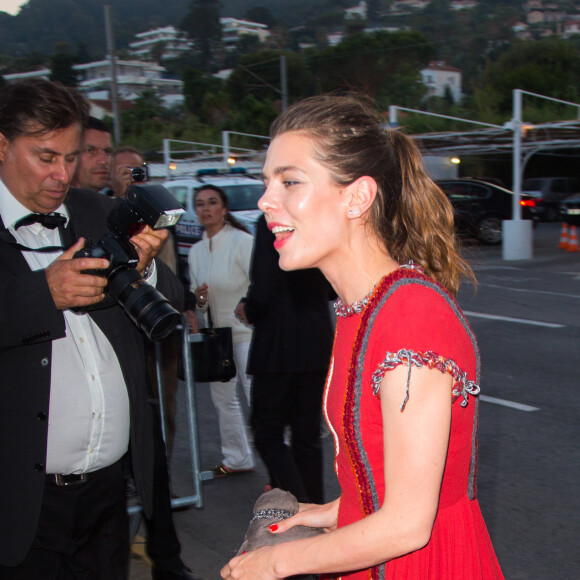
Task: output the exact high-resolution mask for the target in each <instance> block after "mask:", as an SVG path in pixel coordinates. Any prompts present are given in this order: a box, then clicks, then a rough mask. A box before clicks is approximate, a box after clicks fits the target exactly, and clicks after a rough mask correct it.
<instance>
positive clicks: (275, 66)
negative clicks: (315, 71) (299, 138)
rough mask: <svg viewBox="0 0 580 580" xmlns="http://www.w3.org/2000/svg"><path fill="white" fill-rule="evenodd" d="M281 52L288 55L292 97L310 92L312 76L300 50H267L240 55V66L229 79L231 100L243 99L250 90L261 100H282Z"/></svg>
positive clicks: (287, 62) (228, 87) (288, 73)
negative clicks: (298, 51)
mask: <svg viewBox="0 0 580 580" xmlns="http://www.w3.org/2000/svg"><path fill="white" fill-rule="evenodd" d="M282 54H284V55H285V56H286V70H287V78H288V94H289V99H290V100H294V99H298V98H300V97H303V96H305V95H308V94H309V93H311V92H312V86H313V76H312V73H311V71H310V70H309V69H308V67H307V66H306V63H305V62H304V59H303V57H302V56H301V55H300V54H298V53H295V52H283V51H279V50H264V51H261V52H257V53H253V54H249V55H244V56H241V57H240V59H239V61H238V66H237V67H236V68H235V69H234V71H233V72H232V74H231V75H230V77H229V79H228V81H227V91H228V93H229V95H230V97H231V99H232V102H234V103H237V102H240V101H242V100H243V99H244V97H246V96H247V95H250V94H251V95H253V96H254V97H255V98H256V99H257V100H259V101H275V100H279V99H280V98H281V94H280V90H281V82H280V81H281V79H280V56H281V55H282Z"/></svg>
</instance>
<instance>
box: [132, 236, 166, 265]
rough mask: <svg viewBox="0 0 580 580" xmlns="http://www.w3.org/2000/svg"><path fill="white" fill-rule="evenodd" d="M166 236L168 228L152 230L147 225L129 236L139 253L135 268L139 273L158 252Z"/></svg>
mask: <svg viewBox="0 0 580 580" xmlns="http://www.w3.org/2000/svg"><path fill="white" fill-rule="evenodd" d="M168 236H169V231H168V230H165V229H160V230H154V229H153V228H151V227H149V226H145V227H144V228H143V229H142V230H141V232H139V233H138V234H137V235H136V236H133V237H132V238H131V243H132V244H133V245H134V246H135V248H136V249H137V253H138V254H139V263H138V264H137V268H136V269H137V271H138V272H139V273H140V274H141V275H142V274H143V272H145V269H146V268H147V267H148V266H149V265H150V264H151V262H152V261H153V258H155V256H156V255H157V254H158V253H159V251H160V250H161V247H162V246H163V244H164V243H165V240H167V237H168Z"/></svg>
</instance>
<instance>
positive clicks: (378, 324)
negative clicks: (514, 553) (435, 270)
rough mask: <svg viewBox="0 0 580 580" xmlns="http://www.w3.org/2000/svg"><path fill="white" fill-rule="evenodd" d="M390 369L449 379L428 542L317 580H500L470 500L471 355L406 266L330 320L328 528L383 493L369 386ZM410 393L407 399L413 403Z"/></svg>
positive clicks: (434, 297) (436, 295)
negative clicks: (333, 492) (332, 513)
mask: <svg viewBox="0 0 580 580" xmlns="http://www.w3.org/2000/svg"><path fill="white" fill-rule="evenodd" d="M398 365H405V366H406V367H408V368H409V372H412V369H413V368H417V367H420V366H423V365H427V366H429V367H431V368H432V369H433V372H447V373H450V374H451V375H452V376H453V378H454V383H453V388H452V392H451V393H450V404H451V405H452V416H451V432H450V441H449V450H448V454H447V459H446V465H445V470H444V475H443V482H442V487H441V494H440V499H439V507H438V510H437V516H436V519H435V524H434V526H433V531H432V534H431V539H430V540H429V543H428V544H427V546H425V547H424V548H422V549H420V550H417V551H415V552H412V553H410V554H407V555H405V556H402V557H400V558H397V559H394V560H391V561H389V562H386V563H385V564H382V565H380V566H374V567H372V568H369V569H366V570H359V571H355V572H352V573H343V574H341V575H326V576H324V578H343V579H347V578H348V579H349V580H355V579H356V580H362V579H367V580H370V579H373V580H374V579H377V580H378V579H381V580H382V579H385V580H395V579H396V580H443V579H449V580H475V579H477V580H490V579H502V578H503V575H502V572H501V570H500V567H499V564H498V561H497V558H496V556H495V553H494V550H493V547H492V545H491V541H490V538H489V534H488V532H487V528H486V526H485V523H484V521H483V517H482V515H481V511H480V508H479V504H478V502H477V499H476V481H475V476H476V467H477V417H478V405H479V397H478V396H477V395H478V394H479V387H478V384H479V350H478V347H477V343H476V340H475V337H474V335H473V332H472V330H471V328H470V327H469V324H468V323H467V321H466V320H465V318H464V316H463V314H462V313H461V311H460V309H459V307H458V306H457V304H456V302H455V301H454V300H453V299H452V298H451V297H450V296H449V294H448V293H447V292H446V291H445V290H444V289H442V288H441V287H440V286H439V285H437V284H436V283H435V282H433V280H431V279H430V278H428V277H427V276H426V275H424V274H423V273H422V271H421V270H420V269H418V268H416V267H413V266H412V265H411V266H406V267H402V268H400V269H398V270H396V271H395V272H393V273H392V274H390V275H389V276H386V277H385V278H383V280H382V281H381V282H380V283H379V285H378V286H377V288H376V289H375V290H374V292H373V294H372V296H371V298H370V299H369V302H368V304H367V305H366V306H365V307H364V309H363V310H362V312H360V313H349V314H347V315H346V316H339V318H338V322H337V331H336V339H335V345H334V352H333V358H332V362H331V367H330V372H329V378H328V381H327V387H326V392H325V397H324V410H325V415H326V419H327V422H328V424H329V427H330V429H331V431H332V433H333V436H334V440H335V448H336V449H335V451H336V461H335V469H336V473H337V476H338V481H339V483H340V486H341V490H342V494H341V499H340V507H339V513H338V527H342V526H345V525H348V524H349V523H351V522H354V521H357V520H360V519H361V518H364V517H365V516H367V515H369V514H371V513H373V512H374V511H376V510H377V509H378V508H379V507H380V505H381V504H382V501H383V497H384V490H385V478H384V465H383V429H382V414H381V407H380V400H379V386H380V382H381V379H382V378H383V376H384V374H385V372H388V371H389V370H390V369H392V368H395V367H396V366H398ZM413 396H416V395H414V393H413V392H412V389H411V390H410V391H409V388H407V394H406V398H405V400H404V401H401V405H402V412H403V413H404V405H405V404H406V401H407V398H413Z"/></svg>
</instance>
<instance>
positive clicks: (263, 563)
mask: <svg viewBox="0 0 580 580" xmlns="http://www.w3.org/2000/svg"><path fill="white" fill-rule="evenodd" d="M272 552H273V549H272V547H265V548H258V549H257V550H254V551H252V552H246V553H244V554H241V555H240V556H236V557H235V558H232V559H231V560H230V561H229V562H228V563H227V564H226V565H225V566H224V567H223V568H222V569H221V573H220V574H221V577H222V578H224V580H282V579H281V578H280V577H279V576H277V575H276V574H275V572H274V561H273V555H272Z"/></svg>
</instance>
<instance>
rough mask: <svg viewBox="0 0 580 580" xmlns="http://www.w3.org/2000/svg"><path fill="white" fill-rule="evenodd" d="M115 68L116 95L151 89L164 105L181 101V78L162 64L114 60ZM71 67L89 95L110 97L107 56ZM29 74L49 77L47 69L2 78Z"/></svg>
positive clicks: (131, 95)
mask: <svg viewBox="0 0 580 580" xmlns="http://www.w3.org/2000/svg"><path fill="white" fill-rule="evenodd" d="M115 68H116V76H117V91H118V95H119V99H121V100H125V101H131V100H134V99H135V98H137V97H138V96H139V95H140V93H142V92H143V91H144V90H146V89H153V90H154V91H155V92H156V93H157V94H158V95H159V96H160V97H161V98H162V99H163V101H164V102H165V103H166V104H167V106H171V105H173V104H176V102H183V82H182V81H181V80H177V79H167V78H164V76H163V74H164V72H165V69H164V68H163V67H162V66H160V65H157V64H155V63H152V62H145V61H141V60H117V61H116V67H115ZM73 69H74V70H75V71H77V73H78V78H79V86H78V89H79V91H81V92H82V93H83V94H84V95H85V96H86V97H87V98H88V99H96V100H109V99H110V98H111V94H110V91H111V65H110V62H109V61H108V60H100V61H96V62H89V63H86V64H75V65H73ZM29 78H43V79H46V80H49V78H50V70H49V69H41V70H36V71H31V72H26V73H16V74H9V75H4V80H5V81H6V82H8V83H10V82H17V81H20V80H24V79H29Z"/></svg>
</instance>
